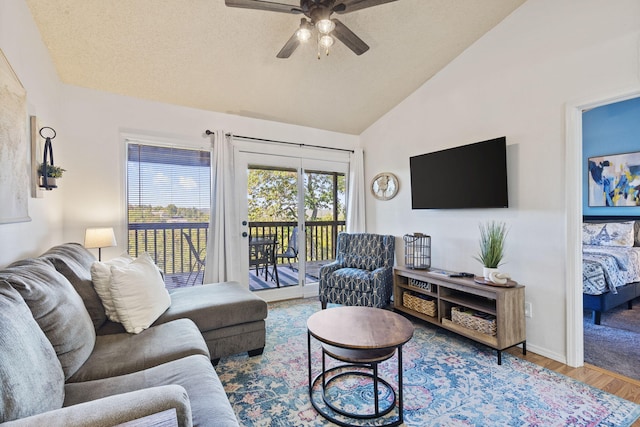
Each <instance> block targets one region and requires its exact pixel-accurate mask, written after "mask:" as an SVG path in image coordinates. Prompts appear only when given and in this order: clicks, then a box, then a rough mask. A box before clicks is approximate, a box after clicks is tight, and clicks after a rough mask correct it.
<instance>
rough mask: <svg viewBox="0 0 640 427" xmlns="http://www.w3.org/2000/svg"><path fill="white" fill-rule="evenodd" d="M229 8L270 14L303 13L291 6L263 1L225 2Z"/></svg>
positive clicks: (230, 0) (234, 0)
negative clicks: (263, 11)
mask: <svg viewBox="0 0 640 427" xmlns="http://www.w3.org/2000/svg"><path fill="white" fill-rule="evenodd" d="M224 4H226V5H227V6H229V7H241V8H244V9H257V10H268V11H270V12H282V13H302V11H301V10H300V9H299V8H297V7H295V6H292V5H290V4H284V3H272V2H270V1H263V0H224Z"/></svg>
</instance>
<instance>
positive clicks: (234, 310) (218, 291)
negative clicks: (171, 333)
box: [154, 282, 267, 332]
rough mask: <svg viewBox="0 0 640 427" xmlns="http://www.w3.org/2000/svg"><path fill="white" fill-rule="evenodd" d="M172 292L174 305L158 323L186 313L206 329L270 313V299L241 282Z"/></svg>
mask: <svg viewBox="0 0 640 427" xmlns="http://www.w3.org/2000/svg"><path fill="white" fill-rule="evenodd" d="M170 295H171V307H169V309H168V310H167V311H165V312H164V313H163V314H162V315H161V316H160V317H159V318H158V320H156V322H155V323H154V325H157V324H160V323H165V322H168V321H171V320H175V319H182V318H185V317H186V318H189V319H191V320H193V321H194V322H195V323H196V325H198V329H200V331H201V332H205V331H209V330H212V329H220V328H225V327H228V326H235V325H241V324H243V323H250V322H256V321H261V320H263V319H265V318H266V317H267V303H266V302H265V301H264V300H263V299H262V298H260V297H258V296H256V295H255V294H254V293H253V292H251V291H249V290H248V289H247V288H246V287H244V286H242V285H241V284H239V283H237V282H222V283H210V284H207V285H200V286H192V287H188V288H179V289H174V290H172V291H171V294H170Z"/></svg>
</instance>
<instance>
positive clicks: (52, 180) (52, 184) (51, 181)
mask: <svg viewBox="0 0 640 427" xmlns="http://www.w3.org/2000/svg"><path fill="white" fill-rule="evenodd" d="M47 184H48V185H49V187H50V188H56V187H57V186H58V185H57V184H56V178H47ZM40 187H42V188H45V185H44V177H43V176H41V177H40Z"/></svg>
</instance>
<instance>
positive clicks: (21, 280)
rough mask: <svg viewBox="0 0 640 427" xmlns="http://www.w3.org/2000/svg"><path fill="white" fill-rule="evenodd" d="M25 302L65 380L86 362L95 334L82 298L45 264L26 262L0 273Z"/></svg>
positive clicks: (29, 260) (37, 261)
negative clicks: (55, 355) (50, 345)
mask: <svg viewBox="0 0 640 427" xmlns="http://www.w3.org/2000/svg"><path fill="white" fill-rule="evenodd" d="M3 279H4V280H6V281H7V282H8V283H9V284H10V285H11V286H13V287H14V288H15V289H16V290H17V291H18V292H19V293H20V295H21V296H22V298H23V299H24V300H25V301H26V303H27V305H28V306H29V309H30V310H31V314H32V315H33V317H34V318H35V320H36V322H38V325H40V329H42V331H43V332H44V333H45V335H46V336H47V338H48V339H49V341H50V342H51V344H52V345H53V348H54V349H55V351H56V354H57V356H58V359H59V360H60V363H61V365H62V369H63V370H64V374H65V379H68V378H69V377H71V375H73V374H74V373H75V372H76V371H77V370H78V368H79V367H80V366H81V365H82V364H83V363H84V362H85V360H87V358H88V357H89V355H90V354H91V351H92V350H93V345H94V343H95V340H96V331H95V329H94V327H93V322H92V321H91V318H90V317H89V313H88V312H87V309H86V308H85V306H84V303H83V302H82V298H80V295H78V293H77V292H76V290H75V289H74V288H73V286H72V285H71V283H69V281H68V280H67V279H66V278H65V277H64V276H63V275H62V274H60V273H58V271H56V269H55V268H54V267H53V265H52V264H50V263H49V262H48V261H46V260H44V259H26V260H22V261H18V262H16V263H14V264H11V265H10V266H9V267H7V268H6V269H4V270H2V271H0V280H3Z"/></svg>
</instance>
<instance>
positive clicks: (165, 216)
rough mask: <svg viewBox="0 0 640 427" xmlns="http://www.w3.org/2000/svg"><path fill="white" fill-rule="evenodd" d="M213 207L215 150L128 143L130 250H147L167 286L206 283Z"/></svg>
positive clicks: (132, 253) (134, 253)
mask: <svg viewBox="0 0 640 427" xmlns="http://www.w3.org/2000/svg"><path fill="white" fill-rule="evenodd" d="M210 207H211V154H210V152H209V151H208V150H204V149H191V148H182V147H181V148H176V147H164V146H157V145H147V144H140V143H134V142H132V141H129V143H128V145H127V223H128V229H129V232H128V251H129V254H130V255H131V256H138V255H139V254H140V253H142V252H148V253H149V254H150V255H151V257H152V258H153V259H154V260H155V262H156V264H158V266H159V267H160V269H161V270H163V271H164V274H165V283H166V285H167V287H169V288H171V287H180V286H185V285H188V286H190V285H193V284H195V283H202V276H203V275H204V259H205V252H206V244H207V233H208V226H209V215H210Z"/></svg>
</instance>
